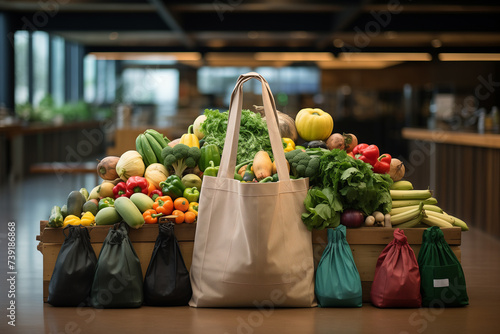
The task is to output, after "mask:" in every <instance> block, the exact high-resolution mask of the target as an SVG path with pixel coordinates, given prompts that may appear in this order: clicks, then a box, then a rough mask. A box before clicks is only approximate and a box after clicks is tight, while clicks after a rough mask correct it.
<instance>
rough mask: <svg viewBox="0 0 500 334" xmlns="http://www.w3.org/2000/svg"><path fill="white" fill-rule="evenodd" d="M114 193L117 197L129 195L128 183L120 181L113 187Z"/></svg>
mask: <svg viewBox="0 0 500 334" xmlns="http://www.w3.org/2000/svg"><path fill="white" fill-rule="evenodd" d="M113 195H114V196H115V199H117V198H118V197H122V196H125V197H126V196H127V184H126V183H125V182H123V181H121V182H118V183H117V184H116V186H114V187H113Z"/></svg>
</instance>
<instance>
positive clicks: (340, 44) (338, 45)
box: [333, 38, 344, 48]
mask: <svg viewBox="0 0 500 334" xmlns="http://www.w3.org/2000/svg"><path fill="white" fill-rule="evenodd" d="M333 46H335V47H336V48H341V47H343V46H344V41H343V40H341V39H340V38H335V39H334V40H333Z"/></svg>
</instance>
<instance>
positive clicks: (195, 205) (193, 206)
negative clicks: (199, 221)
mask: <svg viewBox="0 0 500 334" xmlns="http://www.w3.org/2000/svg"><path fill="white" fill-rule="evenodd" d="M198 205H199V204H198V202H191V203H189V208H188V211H189V212H192V213H194V214H195V215H196V217H198Z"/></svg>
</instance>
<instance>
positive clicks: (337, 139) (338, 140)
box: [326, 133, 344, 151]
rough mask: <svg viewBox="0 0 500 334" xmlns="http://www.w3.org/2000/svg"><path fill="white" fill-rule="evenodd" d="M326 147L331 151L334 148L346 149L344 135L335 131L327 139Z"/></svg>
mask: <svg viewBox="0 0 500 334" xmlns="http://www.w3.org/2000/svg"><path fill="white" fill-rule="evenodd" d="M326 147H328V149H329V150H330V151H331V150H333V149H334V148H338V149H340V150H343V149H344V136H342V135H341V134H340V133H334V134H332V135H331V136H330V137H328V139H327V140H326Z"/></svg>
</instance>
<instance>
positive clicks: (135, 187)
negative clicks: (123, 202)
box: [127, 176, 149, 197]
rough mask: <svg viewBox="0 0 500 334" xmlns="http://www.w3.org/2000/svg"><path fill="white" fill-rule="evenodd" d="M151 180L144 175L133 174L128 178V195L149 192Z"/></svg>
mask: <svg viewBox="0 0 500 334" xmlns="http://www.w3.org/2000/svg"><path fill="white" fill-rule="evenodd" d="M148 187H149V182H148V180H146V178H145V177H142V176H131V177H129V178H128V180H127V197H130V196H132V194H134V193H143V194H146V195H147V194H148Z"/></svg>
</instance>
